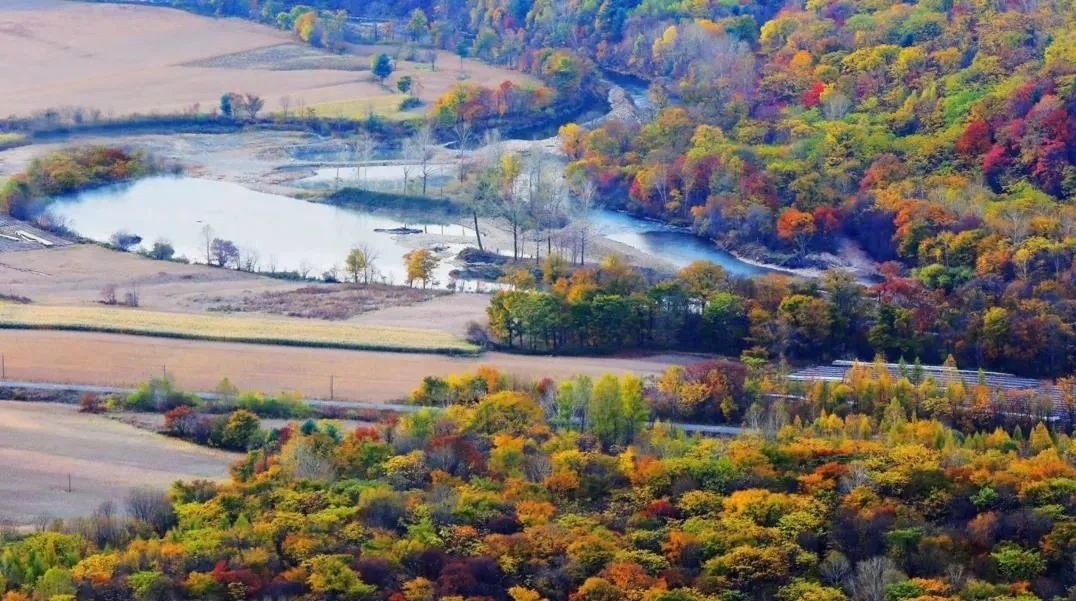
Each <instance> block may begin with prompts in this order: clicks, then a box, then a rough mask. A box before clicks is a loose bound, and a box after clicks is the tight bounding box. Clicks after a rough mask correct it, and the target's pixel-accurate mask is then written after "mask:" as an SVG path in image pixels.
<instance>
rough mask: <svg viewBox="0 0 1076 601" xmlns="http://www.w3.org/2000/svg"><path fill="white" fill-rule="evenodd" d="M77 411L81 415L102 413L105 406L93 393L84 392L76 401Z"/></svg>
mask: <svg viewBox="0 0 1076 601" xmlns="http://www.w3.org/2000/svg"><path fill="white" fill-rule="evenodd" d="M78 410H79V411H80V412H82V413H104V412H105V404H104V403H103V402H102V401H101V397H100V396H98V395H97V393H94V392H84V393H82V396H80V397H79V399H78Z"/></svg>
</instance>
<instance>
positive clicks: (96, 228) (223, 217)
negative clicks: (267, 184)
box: [48, 177, 474, 286]
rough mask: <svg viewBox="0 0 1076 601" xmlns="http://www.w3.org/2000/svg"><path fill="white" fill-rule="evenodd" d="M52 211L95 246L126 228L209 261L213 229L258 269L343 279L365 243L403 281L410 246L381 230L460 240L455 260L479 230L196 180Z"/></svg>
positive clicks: (90, 196)
mask: <svg viewBox="0 0 1076 601" xmlns="http://www.w3.org/2000/svg"><path fill="white" fill-rule="evenodd" d="M48 210H49V211H50V212H51V213H53V214H55V215H58V216H60V217H61V218H64V219H66V220H67V223H68V226H69V227H70V228H71V229H73V230H74V231H76V232H78V233H79V234H80V235H82V236H85V237H87V238H91V239H93V240H98V241H107V240H109V238H111V236H112V235H113V234H114V233H116V232H117V231H120V230H123V231H127V232H130V233H133V234H137V235H139V236H141V237H142V239H143V245H145V246H147V247H148V246H152V244H153V242H154V241H155V240H158V239H164V240H167V241H169V242H170V243H171V244H172V246H173V247H174V248H175V250H176V255H177V256H185V257H187V258H188V259H191V260H192V261H196V262H205V246H206V243H205V233H204V228H205V226H207V225H208V226H209V228H210V229H211V234H210V235H211V237H214V238H222V239H225V240H231V241H232V242H234V243H235V244H236V246H237V247H239V249H240V250H241V251H242V253H243V254H249V253H254V254H256V256H257V260H258V268H259V269H261V270H271V269H275V270H277V271H292V270H299V271H307V272H309V274H310V275H312V276H320V275H321V274H322V273H323V272H325V271H328V270H331V269H333V268H334V267H335V268H336V269H338V270H339V271H340V276H341V277H343V275H344V274H343V266H344V260H345V258H346V257H347V254H348V252H349V251H350V249H351V248H353V247H355V246H357V245H360V244H364V245H366V246H368V247H369V248H371V249H373V251H374V252H375V253H376V254H377V260H376V264H377V267H378V270H379V271H380V272H381V275H382V276H383V278H384V279H385V280H386V281H388V282H392V283H397V284H399V283H402V282H403V281H404V277H405V274H406V269H405V267H404V261H403V255H404V254H405V253H406V252H407V251H408V250H409V247H408V246H406V245H405V244H404V243H402V242H401V241H400V239H399V237H398V236H395V235H393V234H391V233H382V232H375V231H374V230H375V229H392V228H396V227H400V226H404V225H406V226H408V227H411V228H416V229H425V230H428V231H429V232H430V233H437V234H442V233H443V234H446V235H454V236H459V237H460V238H461V239H460V243H458V244H444V245H442V247H441V248H442V250H441V251H440V253H439V254H440V255H442V256H444V257H448V256H450V255H451V256H454V255H455V253H456V252H458V251H459V250H460V249H462V248H463V247H464V246H465V245H466V244H465V243H464V242H465V241H464V240H463V238H471V237H473V235H474V232H473V230H471V229H469V228H466V227H463V226H459V225H442V224H430V223H406V224H405V223H402V222H401V221H399V220H397V219H393V218H390V217H385V216H382V215H374V214H371V213H364V212H360V211H356V210H352V209H344V208H340V207H335V206H331V205H324V204H316V203H310V202H306V201H303V200H299V199H295V198H290V197H287V196H279V195H276V194H265V193H262V192H255V191H253V190H250V189H247V188H244V187H243V186H240V185H238V184H232V183H228V182H219V181H211V180H203V179H196V178H191V177H151V178H146V179H143V180H139V181H137V182H134V183H132V184H126V185H122V186H109V187H106V188H100V189H97V190H90V191H87V192H82V193H80V194H76V195H74V196H70V197H64V198H60V199H57V200H56V201H55V202H53V203H52V204H50V205H49V207H48ZM452 268H453V266H452V265H450V264H448V262H447V261H442V262H441V265H440V266H439V268H438V270H437V280H439V282H440V284H441V285H442V286H446V285H448V283H449V280H450V278H449V276H448V272H449V271H450V270H451V269H452Z"/></svg>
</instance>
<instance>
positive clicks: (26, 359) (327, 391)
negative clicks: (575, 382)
mask: <svg viewBox="0 0 1076 601" xmlns="http://www.w3.org/2000/svg"><path fill="white" fill-rule="evenodd" d="M0 357H2V361H3V370H2V372H0V379H10V380H19V381H26V382H57V383H65V382H70V383H77V384H84V385H90V386H115V387H119V388H136V387H137V386H139V385H140V384H141V383H143V382H145V381H147V380H149V379H150V378H153V377H160V376H161V375H162V374H164V373H167V374H168V376H169V377H171V378H172V379H173V380H174V381H175V383H176V386H177V387H178V388H179V389H181V390H215V389H216V387H217V384H218V383H219V382H220V381H221V379H223V378H225V377H226V378H228V379H229V380H230V381H231V382H232V384H234V385H235V386H236V387H237V388H239V390H244V391H251V392H263V393H266V394H277V393H279V392H280V391H282V390H287V391H295V392H298V393H299V395H300V396H303V397H306V398H323V399H333V400H350V401H362V402H381V403H392V402H399V401H400V400H403V399H406V398H407V397H408V396H409V395H410V393H411V391H412V390H414V389H415V388H416V387H417V386H418V385H419V384H420V383H421V382H422V378H424V377H426V376H439V377H445V376H448V375H450V374H462V373H466V372H473V371H475V369H477V368H478V367H480V366H490V367H494V368H496V369H498V370H500V371H501V372H502V373H505V374H507V375H508V376H509V377H514V378H520V379H522V380H524V381H528V382H529V381H532V380H536V379H540V378H544V377H549V378H553V379H554V380H563V379H567V378H571V377H573V376H576V375H588V376H590V377H592V378H597V377H600V376H601V375H603V374H606V373H610V374H615V375H622V374H625V373H634V374H638V375H640V376H648V375H658V374H661V373H662V372H664V371H665V369H666V368H668V367H669V366H671V365H685V364H691V363H697V362H700V361H703V360H705V358H703V357H698V356H692V355H677V354H671V353H667V354H656V355H649V356H640V357H549V356H528V355H511V354H507V353H485V354H483V355H482V356H479V357H449V356H446V355H432V354H426V353H391V352H377V351H349V350H339V349H319V348H303V347H288V346H271V345H258V344H242V343H233V342H207V341H199V340H170V339H165V338H152V337H148V336H127V335H119V334H98V333H91V332H62V331H48V330H0Z"/></svg>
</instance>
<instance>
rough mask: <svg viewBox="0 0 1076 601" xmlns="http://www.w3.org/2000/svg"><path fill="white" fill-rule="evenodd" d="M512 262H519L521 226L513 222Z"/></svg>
mask: <svg viewBox="0 0 1076 601" xmlns="http://www.w3.org/2000/svg"><path fill="white" fill-rule="evenodd" d="M512 260H513V261H518V260H519V225H518V224H517V223H516V222H515V221H512Z"/></svg>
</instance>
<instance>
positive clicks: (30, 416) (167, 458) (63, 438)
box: [0, 401, 239, 525]
mask: <svg viewBox="0 0 1076 601" xmlns="http://www.w3.org/2000/svg"><path fill="white" fill-rule="evenodd" d="M238 457H239V455H237V454H234V453H226V452H223V451H217V450H212V449H206V448H202V447H198V446H195V445H192V444H189V443H186V442H182V441H179V440H174V439H171V438H167V437H164V436H160V435H158V434H153V433H150V432H146V431H144V430H140V429H138V428H135V427H134V426H130V425H127V424H124V423H121V422H118V421H115V420H112V419H109V418H106V417H102V416H96V415H86V414H82V413H78V410H77V408H76V407H74V406H68V405H56V404H49V403H21V402H13V401H0V519H2V520H10V521H13V522H14V523H15V524H17V525H26V524H30V523H32V521H33V520H34V519H35V518H36V517H37V516H41V515H47V516H50V517H54V518H55V517H62V518H68V517H76V516H85V515H89V514H90V513H91V512H93V511H94V510H95V509H96V508H97V507H98V506H99V505H100V504H101V503H102V502H104V501H109V500H111V501H113V502H115V504H116V510H117V511H123V501H124V498H125V497H126V495H127V493H128V492H129V491H130V490H131V488H134V487H139V486H149V487H154V488H161V489H167V488H168V487H169V486H170V485H171V484H172V482H174V481H176V480H191V479H196V478H202V479H213V480H225V479H227V478H228V466H229V465H230V464H231V463H232V462H234V461H235V460H236V459H237V458H238ZM68 475H70V476H71V492H68V491H67V483H68V481H67V477H68Z"/></svg>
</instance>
